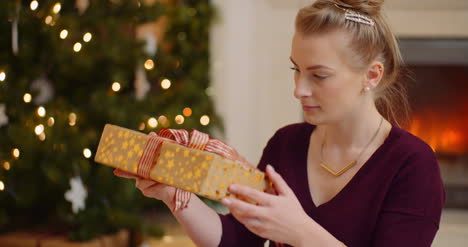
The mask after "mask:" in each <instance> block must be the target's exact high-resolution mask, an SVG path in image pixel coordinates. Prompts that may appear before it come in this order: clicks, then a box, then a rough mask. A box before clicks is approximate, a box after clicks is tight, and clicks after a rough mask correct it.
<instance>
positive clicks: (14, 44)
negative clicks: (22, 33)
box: [11, 1, 21, 56]
mask: <svg viewBox="0 0 468 247" xmlns="http://www.w3.org/2000/svg"><path fill="white" fill-rule="evenodd" d="M20 8H21V2H20V1H16V13H15V19H14V20H13V22H12V23H11V49H12V51H13V54H14V55H15V56H16V55H17V54H18V19H19V12H20Z"/></svg>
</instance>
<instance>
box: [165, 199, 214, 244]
mask: <svg viewBox="0 0 468 247" xmlns="http://www.w3.org/2000/svg"><path fill="white" fill-rule="evenodd" d="M166 205H167V206H168V207H169V208H171V209H172V208H173V205H172V203H171V204H169V203H166ZM173 214H174V216H175V217H176V219H177V221H178V222H179V223H180V224H181V225H182V228H183V229H184V230H185V232H186V233H187V235H188V236H189V237H190V238H191V239H192V241H193V242H194V243H195V244H196V245H197V246H199V247H216V246H218V244H219V242H220V241H221V234H222V226H221V220H220V218H219V215H218V214H217V213H216V212H215V211H214V210H213V209H212V208H210V207H208V206H207V205H206V204H205V203H204V202H203V201H201V200H200V198H198V197H197V196H196V195H192V198H191V200H190V203H189V205H188V207H187V208H185V209H183V210H179V211H177V212H173Z"/></svg>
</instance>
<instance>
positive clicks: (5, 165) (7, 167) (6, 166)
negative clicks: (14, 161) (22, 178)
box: [3, 161, 10, 171]
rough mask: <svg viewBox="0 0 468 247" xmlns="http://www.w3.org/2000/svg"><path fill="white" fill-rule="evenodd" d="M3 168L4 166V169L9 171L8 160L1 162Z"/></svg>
mask: <svg viewBox="0 0 468 247" xmlns="http://www.w3.org/2000/svg"><path fill="white" fill-rule="evenodd" d="M3 168H5V170H7V171H9V170H10V162H8V161H5V163H3Z"/></svg>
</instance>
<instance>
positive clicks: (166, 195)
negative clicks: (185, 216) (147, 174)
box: [114, 169, 175, 208]
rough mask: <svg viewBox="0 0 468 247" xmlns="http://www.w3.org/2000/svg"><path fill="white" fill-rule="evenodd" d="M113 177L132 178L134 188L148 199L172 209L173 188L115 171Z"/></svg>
mask: <svg viewBox="0 0 468 247" xmlns="http://www.w3.org/2000/svg"><path fill="white" fill-rule="evenodd" d="M114 175H116V176H118V177H123V178H134V179H135V180H136V183H135V186H136V187H137V188H138V189H139V190H140V191H141V193H142V194H143V195H144V196H146V197H150V198H155V199H158V200H161V201H163V202H164V203H165V204H166V205H167V206H169V208H173V207H172V206H173V205H172V204H173V198H174V194H175V187H173V186H169V185H166V184H163V183H159V182H156V181H153V180H149V179H144V178H141V177H139V176H137V175H134V174H131V173H128V172H125V171H122V170H119V169H115V170H114Z"/></svg>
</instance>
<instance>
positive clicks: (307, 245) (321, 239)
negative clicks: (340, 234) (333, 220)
mask: <svg viewBox="0 0 468 247" xmlns="http://www.w3.org/2000/svg"><path fill="white" fill-rule="evenodd" d="M311 246H324V247H345V246H346V245H345V244H343V243H342V242H341V241H339V240H338V239H336V238H335V237H334V236H333V235H332V234H331V233H329V232H328V231H327V230H326V229H325V228H323V227H322V226H321V225H319V224H318V223H317V222H315V221H313V220H312V219H307V223H306V227H304V228H303V231H302V234H301V236H300V237H299V243H298V245H297V247H311Z"/></svg>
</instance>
